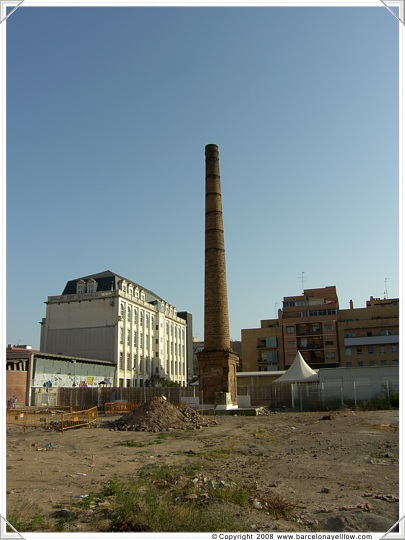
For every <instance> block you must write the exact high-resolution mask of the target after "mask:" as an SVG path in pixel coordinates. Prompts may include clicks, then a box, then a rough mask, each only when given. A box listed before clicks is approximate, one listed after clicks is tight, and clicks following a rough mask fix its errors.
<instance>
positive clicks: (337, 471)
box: [6, 410, 399, 533]
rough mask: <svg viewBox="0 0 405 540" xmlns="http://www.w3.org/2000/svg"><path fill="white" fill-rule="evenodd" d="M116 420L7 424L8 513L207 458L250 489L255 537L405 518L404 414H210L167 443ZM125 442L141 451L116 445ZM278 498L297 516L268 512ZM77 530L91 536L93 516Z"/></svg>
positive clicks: (46, 507) (212, 471)
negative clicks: (56, 425) (404, 497)
mask: <svg viewBox="0 0 405 540" xmlns="http://www.w3.org/2000/svg"><path fill="white" fill-rule="evenodd" d="M116 418H118V417H116ZM107 420H109V421H111V419H105V418H103V417H101V418H100V421H99V425H98V427H97V428H95V427H92V428H90V429H89V428H79V429H72V430H69V431H66V432H64V433H63V434H62V433H61V432H58V431H45V430H41V429H27V431H26V432H25V433H24V432H23V431H22V429H21V428H20V427H17V426H10V427H7V488H6V489H7V516H9V515H10V514H11V513H12V512H13V511H19V509H22V508H23V509H24V512H25V513H26V514H29V513H30V512H32V513H33V512H36V511H38V510H42V512H43V513H44V514H45V515H46V516H51V514H52V512H55V508H63V507H68V505H69V504H72V502H74V501H76V502H77V501H80V496H81V495H85V494H89V493H97V492H99V491H100V490H101V489H102V486H103V485H104V484H105V483H106V482H107V481H108V480H109V479H111V478H112V477H113V476H114V475H118V476H119V477H122V478H130V477H134V476H135V475H136V472H137V471H138V470H139V469H140V468H141V467H144V466H145V465H148V464H157V463H159V464H162V463H167V464H171V465H172V464H176V463H177V464H182V463H185V462H187V463H189V462H190V460H199V462H200V463H201V464H202V466H203V472H204V475H205V477H206V479H208V480H210V479H212V480H213V481H216V482H220V481H222V482H229V481H236V482H238V483H239V484H242V485H244V486H246V487H247V488H249V490H250V492H251V493H252V494H253V496H252V497H251V509H250V510H249V512H250V514H249V517H250V520H251V523H252V530H255V531H262V532H263V531H296V532H298V531H300V532H301V531H302V532H308V531H362V532H382V533H384V532H386V531H387V530H388V529H389V528H390V527H392V525H393V524H394V523H395V522H396V521H397V520H398V519H399V515H398V514H399V462H398V460H399V437H398V435H399V434H398V428H399V412H398V411H397V410H392V411H366V412H358V411H355V412H353V411H339V412H333V413H331V414H329V413H322V412H302V413H300V412H275V413H270V414H266V415H260V416H233V415H227V416H222V415H221V416H219V415H217V416H215V417H207V416H204V420H206V421H208V424H207V422H205V423H206V425H203V426H201V427H197V428H194V429H171V428H169V429H168V430H167V431H166V433H167V435H168V436H167V437H166V438H164V440H162V437H161V430H160V431H159V430H155V431H125V430H124V431H122V430H117V429H113V427H112V426H111V424H110V423H108V422H107ZM117 425H118V424H117ZM121 425H122V422H121ZM159 437H160V439H159ZM125 441H132V442H135V443H136V444H137V446H121V445H118V444H117V443H123V442H125ZM158 442H159V443H160V444H157V443H158ZM46 445H48V446H46ZM275 495H278V496H279V497H280V498H282V499H283V500H285V501H286V502H287V504H288V505H290V507H291V512H290V514H289V516H288V517H286V518H280V519H274V516H272V514H271V513H270V512H268V511H267V507H266V501H267V500H269V499H271V498H272V497H273V498H274V496H275ZM90 511H91V510H90ZM79 521H80V519H79ZM75 530H81V531H89V529H88V525H86V520H85V519H83V522H82V523H80V522H78V523H76V524H75ZM94 532H96V531H94Z"/></svg>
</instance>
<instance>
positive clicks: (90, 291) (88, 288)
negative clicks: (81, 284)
mask: <svg viewBox="0 0 405 540" xmlns="http://www.w3.org/2000/svg"><path fill="white" fill-rule="evenodd" d="M87 292H88V293H93V292H94V285H87Z"/></svg>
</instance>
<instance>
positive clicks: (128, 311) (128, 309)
mask: <svg viewBox="0 0 405 540" xmlns="http://www.w3.org/2000/svg"><path fill="white" fill-rule="evenodd" d="M127 321H128V322H131V306H128V307H127Z"/></svg>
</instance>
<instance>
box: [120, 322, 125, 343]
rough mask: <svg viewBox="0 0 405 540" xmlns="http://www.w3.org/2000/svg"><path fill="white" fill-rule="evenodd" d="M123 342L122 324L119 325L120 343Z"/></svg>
mask: <svg viewBox="0 0 405 540" xmlns="http://www.w3.org/2000/svg"><path fill="white" fill-rule="evenodd" d="M123 343H124V329H123V327H122V326H120V344H121V345H122V344H123Z"/></svg>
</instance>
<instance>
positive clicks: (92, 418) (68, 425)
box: [61, 407, 98, 433]
mask: <svg viewBox="0 0 405 540" xmlns="http://www.w3.org/2000/svg"><path fill="white" fill-rule="evenodd" d="M97 421H98V409H97V407H92V408H91V409H86V410H84V411H74V412H71V413H65V414H63V415H62V425H61V429H62V433H63V432H64V431H66V430H67V429H72V428H76V427H81V426H87V427H90V424H91V423H92V422H97Z"/></svg>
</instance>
